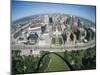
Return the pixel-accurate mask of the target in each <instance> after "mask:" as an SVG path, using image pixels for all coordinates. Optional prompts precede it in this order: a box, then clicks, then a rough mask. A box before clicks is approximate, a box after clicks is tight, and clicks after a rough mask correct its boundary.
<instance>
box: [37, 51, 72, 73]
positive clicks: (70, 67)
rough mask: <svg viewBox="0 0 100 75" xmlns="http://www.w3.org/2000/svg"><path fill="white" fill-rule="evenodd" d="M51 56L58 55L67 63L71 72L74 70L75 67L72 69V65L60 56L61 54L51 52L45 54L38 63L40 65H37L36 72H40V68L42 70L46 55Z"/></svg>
mask: <svg viewBox="0 0 100 75" xmlns="http://www.w3.org/2000/svg"><path fill="white" fill-rule="evenodd" d="M49 54H55V55H57V56H58V57H60V58H61V59H62V60H63V61H64V62H65V64H66V65H68V67H69V69H70V70H71V71H73V70H74V69H73V67H72V65H71V64H70V63H69V62H68V61H67V60H66V59H64V58H63V57H62V56H61V55H59V54H57V53H55V52H50V53H46V54H44V55H43V56H42V57H41V58H40V60H39V62H38V64H37V68H36V70H35V72H38V70H39V68H40V64H41V61H42V60H43V58H44V57H45V56H46V55H49ZM68 67H66V68H68Z"/></svg>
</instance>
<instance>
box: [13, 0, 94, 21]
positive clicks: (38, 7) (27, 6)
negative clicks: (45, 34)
mask: <svg viewBox="0 0 100 75" xmlns="http://www.w3.org/2000/svg"><path fill="white" fill-rule="evenodd" d="M11 9H12V21H15V20H18V19H21V18H23V17H27V16H31V15H37V14H45V13H61V14H62V13H63V14H70V15H75V16H80V17H82V18H85V19H88V20H90V21H92V22H95V18H96V7H95V6H89V5H73V4H57V3H43V2H42V3H41V2H27V1H12V7H11Z"/></svg>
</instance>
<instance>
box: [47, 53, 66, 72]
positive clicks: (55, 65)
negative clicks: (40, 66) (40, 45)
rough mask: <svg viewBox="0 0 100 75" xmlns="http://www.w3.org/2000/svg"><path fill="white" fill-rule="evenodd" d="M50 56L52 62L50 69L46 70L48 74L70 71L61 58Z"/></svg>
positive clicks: (49, 65)
mask: <svg viewBox="0 0 100 75" xmlns="http://www.w3.org/2000/svg"><path fill="white" fill-rule="evenodd" d="M49 56H50V62H49V64H48V67H47V70H46V71H47V72H50V71H65V70H68V69H67V65H66V64H65V62H64V61H63V60H62V59H61V58H60V57H58V56H56V55H54V54H50V55H49Z"/></svg>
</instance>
